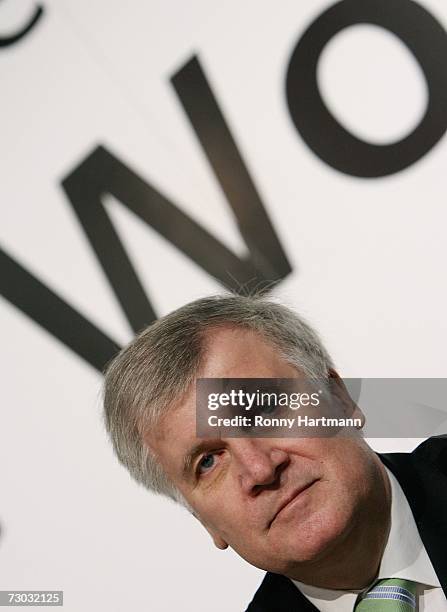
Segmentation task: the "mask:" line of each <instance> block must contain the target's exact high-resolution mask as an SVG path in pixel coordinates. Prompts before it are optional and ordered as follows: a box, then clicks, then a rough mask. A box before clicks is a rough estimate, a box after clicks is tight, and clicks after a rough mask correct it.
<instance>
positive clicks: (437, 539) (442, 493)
mask: <svg viewBox="0 0 447 612" xmlns="http://www.w3.org/2000/svg"><path fill="white" fill-rule="evenodd" d="M379 457H380V459H381V460H382V462H383V463H384V464H385V465H386V467H387V468H388V469H390V470H391V471H392V472H393V474H394V475H395V476H396V478H397V480H398V481H399V484H400V486H401V487H402V489H403V491H404V493H405V496H406V497H407V499H408V502H409V504H410V507H411V510H412V512H413V515H414V518H415V521H416V525H417V527H418V530H419V533H420V536H421V539H422V541H423V543H424V546H425V548H426V550H427V552H428V555H429V557H430V559H431V562H432V564H433V567H434V569H435V571H436V574H437V575H438V578H439V582H440V583H441V586H442V588H443V590H444V593H445V595H446V597H447V436H438V437H434V438H430V439H428V440H426V441H425V442H423V443H422V444H421V445H420V446H418V448H417V449H416V450H415V451H413V452H412V453H392V454H387V455H379ZM246 612H318V610H317V608H316V607H315V606H314V605H313V604H312V603H311V602H310V601H309V600H308V599H306V597H304V595H302V593H301V592H300V591H299V590H298V589H297V588H296V586H295V585H294V584H293V583H292V581H291V580H289V579H288V578H286V577H285V576H280V575H279V574H272V573H270V572H268V573H267V574H266V576H265V578H264V580H263V582H262V583H261V585H260V587H259V589H258V590H257V591H256V594H255V596H254V598H253V601H252V602H251V604H250V605H249V606H248V608H247V610H246Z"/></svg>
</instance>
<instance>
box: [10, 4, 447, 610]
mask: <svg viewBox="0 0 447 612" xmlns="http://www.w3.org/2000/svg"><path fill="white" fill-rule="evenodd" d="M359 1H360V0H359ZM331 4H332V3H331V2H327V1H322V0H312V1H311V0H305V1H304V0H303V1H301V2H293V1H292V0H282V2H281V3H280V5H279V6H278V3H273V2H269V1H267V0H256V1H255V0H245V1H244V2H242V3H241V2H236V1H235V0H228V1H227V2H225V3H222V2H215V1H214V2H210V1H209V0H208V1H205V0H192V1H190V2H188V3H184V2H180V1H179V0H169V1H167V0H163V1H161V0H158V1H156V0H150V1H148V2H136V1H133V2H126V3H124V2H118V1H117V0H42V2H41V6H42V7H43V9H44V11H43V14H42V16H41V18H40V19H39V20H38V22H37V23H36V25H35V26H34V28H33V29H32V30H31V31H30V32H29V34H27V35H26V36H24V37H23V38H22V39H21V40H20V41H19V42H17V43H16V44H13V45H10V46H4V47H0V75H1V85H2V94H1V98H0V134H1V138H0V195H1V202H2V222H1V224H0V246H1V247H2V248H3V249H4V250H5V251H6V252H7V253H8V254H9V255H10V256H11V257H13V258H14V259H15V260H16V261H18V262H19V263H20V264H21V265H22V266H24V267H25V268H26V269H27V270H28V271H29V272H31V273H32V274H33V275H35V276H36V277H37V278H38V279H39V280H40V281H41V282H43V283H45V284H46V285H47V286H48V287H49V288H50V289H52V290H53V291H54V292H55V293H57V294H58V295H59V296H60V297H62V298H63V299H64V300H65V301H67V302H68V303H70V304H71V305H72V306H73V307H74V308H75V309H76V310H77V311H79V312H80V313H81V314H83V315H84V316H85V317H86V318H88V319H89V320H90V321H91V322H92V323H94V324H95V325H96V326H97V327H98V328H99V329H101V330H102V331H103V332H105V333H106V334H107V335H108V336H110V337H111V338H112V339H113V340H115V341H116V342H118V343H120V344H123V343H125V342H126V341H128V340H130V339H131V337H132V331H131V330H130V328H129V325H128V323H127V321H126V318H125V317H124V315H123V314H122V312H121V310H120V308H119V306H118V303H117V301H116V299H115V296H114V294H113V291H112V290H111V288H110V286H109V284H108V282H107V279H106V277H105V275H104V273H103V272H102V270H101V268H100V266H99V264H98V261H97V259H96V257H95V255H94V253H93V250H92V249H91V246H90V245H89V243H88V241H87V240H86V238H85V235H84V233H83V231H82V229H81V226H80V225H79V223H78V221H77V219H76V218H75V216H74V214H73V211H72V208H71V206H70V204H69V202H68V199H67V196H66V194H65V193H64V191H63V189H62V187H61V181H62V180H63V179H64V178H65V177H66V176H67V175H68V174H70V172H72V170H73V169H74V168H75V167H76V166H77V165H78V164H79V163H80V162H81V161H82V160H83V159H84V158H85V157H87V155H89V154H90V152H91V151H92V150H93V149H94V148H95V147H97V146H98V145H100V144H101V145H102V146H104V147H106V148H107V149H108V150H109V151H110V152H112V153H113V154H114V155H115V156H116V157H118V158H119V159H120V160H122V161H123V162H124V163H126V165H127V166H129V167H130V168H132V170H133V171H134V172H135V173H136V174H138V175H139V176H140V177H142V178H144V180H146V181H147V182H150V183H151V184H152V185H154V186H155V187H156V188H157V189H158V190H159V191H161V192H162V193H163V194H164V195H165V196H166V197H168V198H170V199H171V200H172V201H174V202H175V203H176V204H177V206H179V207H180V208H181V209H182V210H184V211H185V212H186V213H187V214H188V215H190V216H191V217H192V218H194V219H196V220H198V221H200V223H201V224H203V225H204V226H205V227H206V228H207V229H208V230H209V231H210V232H211V233H212V234H213V235H214V236H216V237H218V238H219V239H220V240H221V241H222V242H224V243H225V244H226V245H227V246H228V247H229V248H231V249H232V250H233V251H234V252H235V253H237V254H243V253H244V252H245V249H246V247H245V244H244V242H243V240H242V239H241V237H240V235H239V233H238V231H237V226H236V224H235V222H234V218H233V216H232V214H231V211H230V208H229V206H228V203H227V202H226V199H225V196H224V194H223V192H222V190H221V188H220V186H219V185H218V183H217V182H216V179H215V178H214V175H213V174H212V172H211V171H210V168H209V165H208V163H207V161H206V159H205V156H204V154H203V151H202V149H201V148H200V146H199V145H198V142H197V139H196V137H195V135H194V132H193V130H192V129H191V127H190V125H189V123H188V121H187V119H186V116H185V114H184V111H183V109H182V108H181V105H180V104H179V101H178V98H177V97H176V95H175V92H174V89H173V87H172V85H171V84H170V82H169V79H170V78H171V77H172V75H173V74H175V73H176V72H177V71H178V70H179V69H180V68H181V67H182V66H183V65H184V64H185V62H186V61H187V60H188V59H189V58H190V57H191V56H192V55H193V54H198V56H199V58H200V62H201V64H202V67H203V68H204V70H205V72H206V75H207V78H208V80H209V82H210V84H211V86H212V88H213V91H214V94H215V96H216V98H217V100H218V102H219V105H220V107H221V108H222V110H223V112H224V114H225V118H226V120H227V122H228V124H229V126H230V128H231V130H232V132H233V135H234V137H235V140H236V142H237V144H238V147H239V149H240V151H241V152H242V154H243V157H244V159H245V161H246V164H247V166H248V169H249V171H250V173H251V175H252V178H253V180H254V182H255V184H256V185H257V188H258V190H259V192H260V194H261V197H262V199H263V202H264V204H265V207H266V209H267V211H268V214H269V216H270V219H271V221H272V223H273V225H274V227H275V231H276V233H277V235H278V237H279V239H280V241H281V244H282V246H283V248H284V250H285V252H286V254H287V256H288V259H289V261H290V263H291V266H292V268H293V271H292V273H291V274H290V275H289V276H288V277H287V278H285V279H284V280H283V281H282V282H281V283H280V284H279V285H278V287H277V289H276V290H275V293H276V294H277V295H279V296H280V297H281V298H282V299H283V300H284V301H285V302H286V303H287V304H289V305H291V306H293V307H295V308H297V309H298V310H299V312H301V313H302V314H304V315H305V316H306V317H307V318H308V319H309V320H310V321H311V322H312V323H313V324H314V325H315V327H316V328H317V329H318V330H319V331H320V332H321V334H322V336H323V338H324V340H325V341H326V343H327V346H328V348H329V350H330V351H331V353H332V355H333V357H334V360H335V362H336V364H337V366H338V369H339V371H340V372H341V374H342V375H344V376H351V377H357V376H358V377H444V376H445V375H446V369H445V357H444V343H445V341H446V340H447V323H446V317H445V312H446V307H447V299H446V298H447V292H446V285H445V259H446V255H447V246H446V241H445V231H446V224H447V212H446V210H447V208H446V202H447V180H446V152H447V141H446V139H445V137H444V138H442V139H441V140H440V142H439V143H438V144H437V145H436V146H434V147H433V148H432V149H431V150H430V152H429V153H428V154H426V155H425V156H424V157H422V158H421V159H420V160H419V161H417V162H416V163H415V164H413V165H411V166H410V167H408V168H407V169H405V170H403V171H401V172H398V173H395V174H392V175H390V176H386V177H379V178H375V179H364V178H356V177H353V176H349V175H347V174H343V173H341V172H339V171H337V170H335V169H333V168H332V167H330V166H329V165H327V164H326V163H324V162H323V161H321V160H320V159H319V158H318V157H317V156H316V155H314V154H313V153H312V152H311V151H310V149H309V148H308V146H307V145H306V144H305V143H304V141H303V140H302V138H301V137H300V135H299V134H298V132H297V131H296V129H295V127H294V125H293V123H292V120H291V118H290V115H289V111H288V108H287V102H286V95H285V78H286V71H287V65H288V62H289V59H290V56H291V53H292V51H293V48H294V47H295V45H296V43H297V41H298V40H299V38H300V36H301V35H302V33H303V32H304V30H305V29H306V28H307V26H308V25H309V24H310V23H311V22H312V21H313V20H314V19H315V18H316V17H317V15H319V14H320V13H321V12H323V11H324V10H325V9H326V8H328V7H329V6H331ZM420 4H421V6H423V7H425V8H426V9H427V10H429V11H430V12H431V13H432V15H433V16H435V17H436V19H437V20H438V21H439V22H440V23H441V24H442V25H443V26H444V27H446V28H447V5H446V4H445V2H442V1H441V0H423V1H422V2H421V3H420ZM34 10H35V3H33V2H31V0H22V1H19V0H3V1H2V2H1V3H0V38H2V37H6V36H8V35H10V34H12V33H14V32H16V31H18V30H19V29H20V28H21V27H22V26H23V24H24V23H25V22H26V21H27V20H28V19H29V16H30V15H32V13H33V12H34ZM446 59H447V58H441V57H440V58H439V62H441V63H443V64H444V65H445V62H446ZM318 79H319V84H320V87H321V91H322V92H323V95H324V98H325V100H326V103H327V105H328V107H329V108H330V110H331V111H332V112H333V113H334V115H335V116H336V117H337V118H338V120H339V121H340V122H341V123H342V124H344V125H345V127H346V128H347V129H349V130H350V131H351V132H352V133H353V134H356V135H357V136H358V137H359V138H362V139H365V140H367V141H369V142H372V143H379V144H386V143H389V142H393V141H395V140H397V139H399V138H401V137H403V136H404V135H405V134H407V133H409V132H411V131H412V130H413V128H414V127H415V126H416V125H417V123H418V122H419V121H420V118H421V116H422V115H423V113H424V109H425V107H426V104H427V96H428V93H427V85H426V83H425V80H424V77H423V74H422V72H421V69H420V67H419V64H418V63H417V61H416V60H415V59H414V57H413V56H412V55H411V54H410V53H409V51H408V49H407V48H406V47H405V46H404V45H403V44H402V43H401V42H400V41H399V40H398V39H397V38H396V37H395V36H394V35H392V34H390V32H388V31H386V30H385V29H383V28H379V27H377V26H372V25H367V24H364V25H358V26H354V27H351V28H348V29H346V30H344V31H342V32H341V33H340V34H338V35H336V36H335V37H334V38H333V39H332V40H331V41H330V42H329V44H328V45H327V46H326V48H325V50H324V52H323V54H322V56H321V61H320V64H319V67H318ZM446 113H447V109H446ZM105 201H106V205H107V208H108V210H109V212H110V215H111V218H112V220H113V222H114V224H115V226H116V227H117V228H118V231H119V234H120V236H121V238H122V240H123V243H124V244H125V246H126V249H127V250H128V253H129V255H130V257H131V259H132V262H133V264H134V266H135V269H136V270H137V272H138V274H139V276H140V278H141V280H142V283H143V285H144V287H145V289H146V290H147V292H148V293H149V295H150V298H151V301H152V304H153V306H154V308H155V309H156V311H157V313H158V314H164V313H166V312H168V311H170V310H172V309H173V308H175V307H177V306H180V305H181V304H183V303H185V302H187V301H189V300H191V299H194V298H197V297H200V296H203V295H206V294H209V293H213V292H216V291H219V289H220V285H219V284H218V283H217V281H215V280H214V279H212V278H211V277H210V276H209V275H208V274H206V273H205V272H204V271H203V270H201V269H200V268H199V267H197V266H195V265H194V264H192V263H191V261H190V260H188V259H187V258H186V257H185V256H184V255H183V254H182V253H181V252H180V251H177V250H175V249H174V248H173V247H172V245H171V244H170V243H169V242H168V241H166V240H165V239H163V238H161V237H160V235H159V234H157V233H156V232H155V231H154V230H152V229H151V228H149V227H148V226H147V225H145V224H143V223H142V222H141V221H140V220H139V219H138V218H137V217H136V216H134V215H133V214H132V213H131V212H130V211H129V210H128V209H127V208H126V207H125V206H122V203H120V202H118V201H117V200H116V199H114V198H113V197H111V196H108V197H106V198H105ZM0 313H1V321H0V324H1V334H2V335H1V338H2V367H1V371H2V394H1V397H2V420H1V429H0V458H1V461H0V466H1V467H0V486H1V489H0V493H1V495H0V499H1V504H0V529H1V531H0V589H63V590H64V592H65V600H64V601H65V604H64V607H65V609H66V610H67V611H68V612H78V611H79V610H83V611H85V612H90V611H92V612H93V611H97V610H108V611H116V612H121V611H122V610H132V611H133V612H139V611H156V612H164V611H166V612H171V611H173V610H176V609H182V610H194V611H196V612H202V611H203V612H205V611H207V610H213V611H214V612H227V611H229V610H242V609H243V607H244V605H246V604H247V603H248V601H249V600H250V598H251V595H252V593H253V592H254V590H255V588H256V586H257V584H258V583H259V582H260V580H261V579H262V572H260V571H258V570H256V569H254V568H252V567H250V566H248V565H247V564H246V563H244V562H243V561H241V560H239V559H238V558H237V557H236V555H235V554H234V553H232V552H231V551H227V552H224V553H222V552H221V551H217V550H216V549H214V548H213V547H212V544H211V541H210V540H209V539H208V536H207V535H206V533H205V532H204V531H203V530H202V529H201V528H200V526H199V524H198V523H196V522H195V520H194V519H193V518H192V517H190V516H188V515H187V513H186V512H185V511H183V510H182V509H180V508H178V507H176V506H174V505H173V504H170V503H169V502H167V501H165V500H160V499H157V498H156V497H154V496H153V495H152V494H150V493H148V492H146V491H144V490H143V489H141V488H139V487H138V486H137V485H136V484H134V483H133V481H131V480H130V478H129V477H128V475H127V473H126V472H125V471H124V469H122V468H121V467H120V466H119V465H118V464H117V462H116V460H115V459H114V457H113V455H112V451H111V448H110V447H109V445H108V443H107V440H106V437H105V434H104V431H103V427H102V423H101V418H100V414H101V403H100V396H99V393H100V387H101V375H100V374H99V372H98V371H97V370H95V369H94V368H93V367H92V366H91V365H89V364H88V363H86V362H85V361H83V360H82V359H81V358H80V357H79V356H77V355H76V354H75V353H74V352H72V351H70V350H69V349H68V348H66V347H65V346H64V345H63V344H62V343H61V342H59V341H58V340H56V339H55V338H54V337H53V336H52V335H51V334H50V333H48V332H47V331H45V330H43V329H42V328H41V327H39V326H38V325H37V324H36V323H35V322H34V321H33V320H32V319H31V318H29V317H27V316H26V315H25V314H23V313H22V312H21V311H20V310H19V309H17V308H16V307H15V306H13V305H12V304H11V303H10V302H9V301H8V300H6V299H5V300H3V299H2V301H1V302H0ZM375 444H376V445H377V448H378V449H380V450H391V449H404V448H411V447H412V446H414V444H415V441H414V440H382V441H375Z"/></svg>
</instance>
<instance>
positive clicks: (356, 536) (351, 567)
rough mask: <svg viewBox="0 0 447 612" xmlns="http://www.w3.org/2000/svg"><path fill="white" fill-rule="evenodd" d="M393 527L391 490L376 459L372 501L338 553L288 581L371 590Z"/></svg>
mask: <svg viewBox="0 0 447 612" xmlns="http://www.w3.org/2000/svg"><path fill="white" fill-rule="evenodd" d="M390 524H391V486H390V483H389V479H388V475H387V473H386V471H385V468H384V467H383V465H382V463H381V462H380V460H379V459H378V458H377V480H376V483H375V486H374V487H373V490H372V495H371V498H370V499H369V500H368V503H365V504H364V507H363V508H362V509H361V511H360V512H359V515H358V517H357V520H356V522H355V524H354V525H353V526H352V528H351V530H350V531H349V533H347V534H346V536H345V538H344V539H343V541H342V542H340V543H339V544H338V546H337V548H336V550H331V551H330V552H329V553H328V555H327V557H325V558H323V559H318V561H315V562H313V563H311V564H309V565H306V567H300V568H299V569H297V571H296V572H295V571H293V570H292V572H291V573H288V574H287V575H288V577H289V578H291V579H292V580H297V581H299V582H303V583H305V584H309V585H312V586H316V587H320V588H325V589H334V590H345V591H356V590H362V589H364V588H366V587H368V586H369V585H370V584H371V583H372V582H373V581H374V579H375V577H376V576H377V573H378V571H379V567H380V562H381V559H382V556H383V551H384V550H385V546H386V543H387V540H388V534H389V530H390Z"/></svg>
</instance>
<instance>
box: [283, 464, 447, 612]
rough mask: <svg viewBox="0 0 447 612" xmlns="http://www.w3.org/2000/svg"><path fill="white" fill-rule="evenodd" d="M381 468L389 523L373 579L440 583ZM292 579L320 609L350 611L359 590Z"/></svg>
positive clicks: (401, 497)
mask: <svg viewBox="0 0 447 612" xmlns="http://www.w3.org/2000/svg"><path fill="white" fill-rule="evenodd" d="M385 470H386V472H387V474H388V479H389V481H390V485H391V526H390V532H389V534H388V540H387V543H386V546H385V550H384V553H383V556H382V561H381V563H380V569H379V573H378V576H377V579H382V578H391V577H392V578H405V579H407V580H413V581H414V582H419V583H421V584H425V585H427V586H428V587H429V588H432V587H440V586H441V585H440V583H439V580H438V577H437V576H436V573H435V570H434V568H433V565H432V563H431V561H430V558H429V556H428V554H427V551H426V550H425V548H424V545H423V543H422V540H421V537H420V535H419V532H418V529H417V527H416V522H415V520H414V517H413V514H412V512H411V509H410V505H409V503H408V501H407V498H406V497H405V494H404V492H403V491H402V488H401V486H400V485H399V483H398V481H397V479H396V477H395V476H394V474H393V473H392V472H390V470H388V468H386V467H385ZM292 582H293V583H294V584H295V585H296V586H297V587H298V588H299V590H300V591H301V592H302V593H303V594H304V595H305V596H306V597H307V599H309V600H310V601H311V602H312V603H313V604H314V605H315V606H316V607H317V608H318V609H319V610H320V611H321V612H352V610H353V609H354V605H355V602H356V601H357V597H358V594H359V593H362V592H363V590H362V591H340V590H333V589H321V588H319V587H314V586H311V585H308V584H303V583H302V582H298V581H297V580H292ZM368 588H369V587H368ZM366 590H367V589H366Z"/></svg>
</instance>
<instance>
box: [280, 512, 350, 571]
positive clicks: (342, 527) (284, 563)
mask: <svg viewBox="0 0 447 612" xmlns="http://www.w3.org/2000/svg"><path fill="white" fill-rule="evenodd" d="M322 518H323V517H319V519H317V520H315V521H313V522H312V524H311V525H306V526H302V527H301V528H299V529H297V530H296V532H295V533H294V534H293V535H292V537H290V533H289V534H288V536H289V537H284V538H278V540H277V542H276V545H275V546H274V547H272V549H271V550H270V554H269V557H270V559H269V561H270V563H269V565H270V567H269V568H268V571H270V572H274V573H277V574H285V575H290V574H293V573H294V572H295V571H296V570H297V569H298V568H299V567H303V566H312V565H314V564H316V563H318V562H319V561H321V560H322V559H324V558H325V557H326V556H328V555H331V553H332V551H333V550H334V549H335V548H337V547H338V546H340V544H341V543H342V542H343V541H344V540H345V538H346V535H347V533H348V532H349V527H348V524H349V523H348V524H347V523H346V521H344V520H342V519H341V517H334V516H332V517H331V519H329V520H322ZM337 518H339V519H340V520H337ZM272 553H273V554H274V557H273V556H272Z"/></svg>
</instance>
